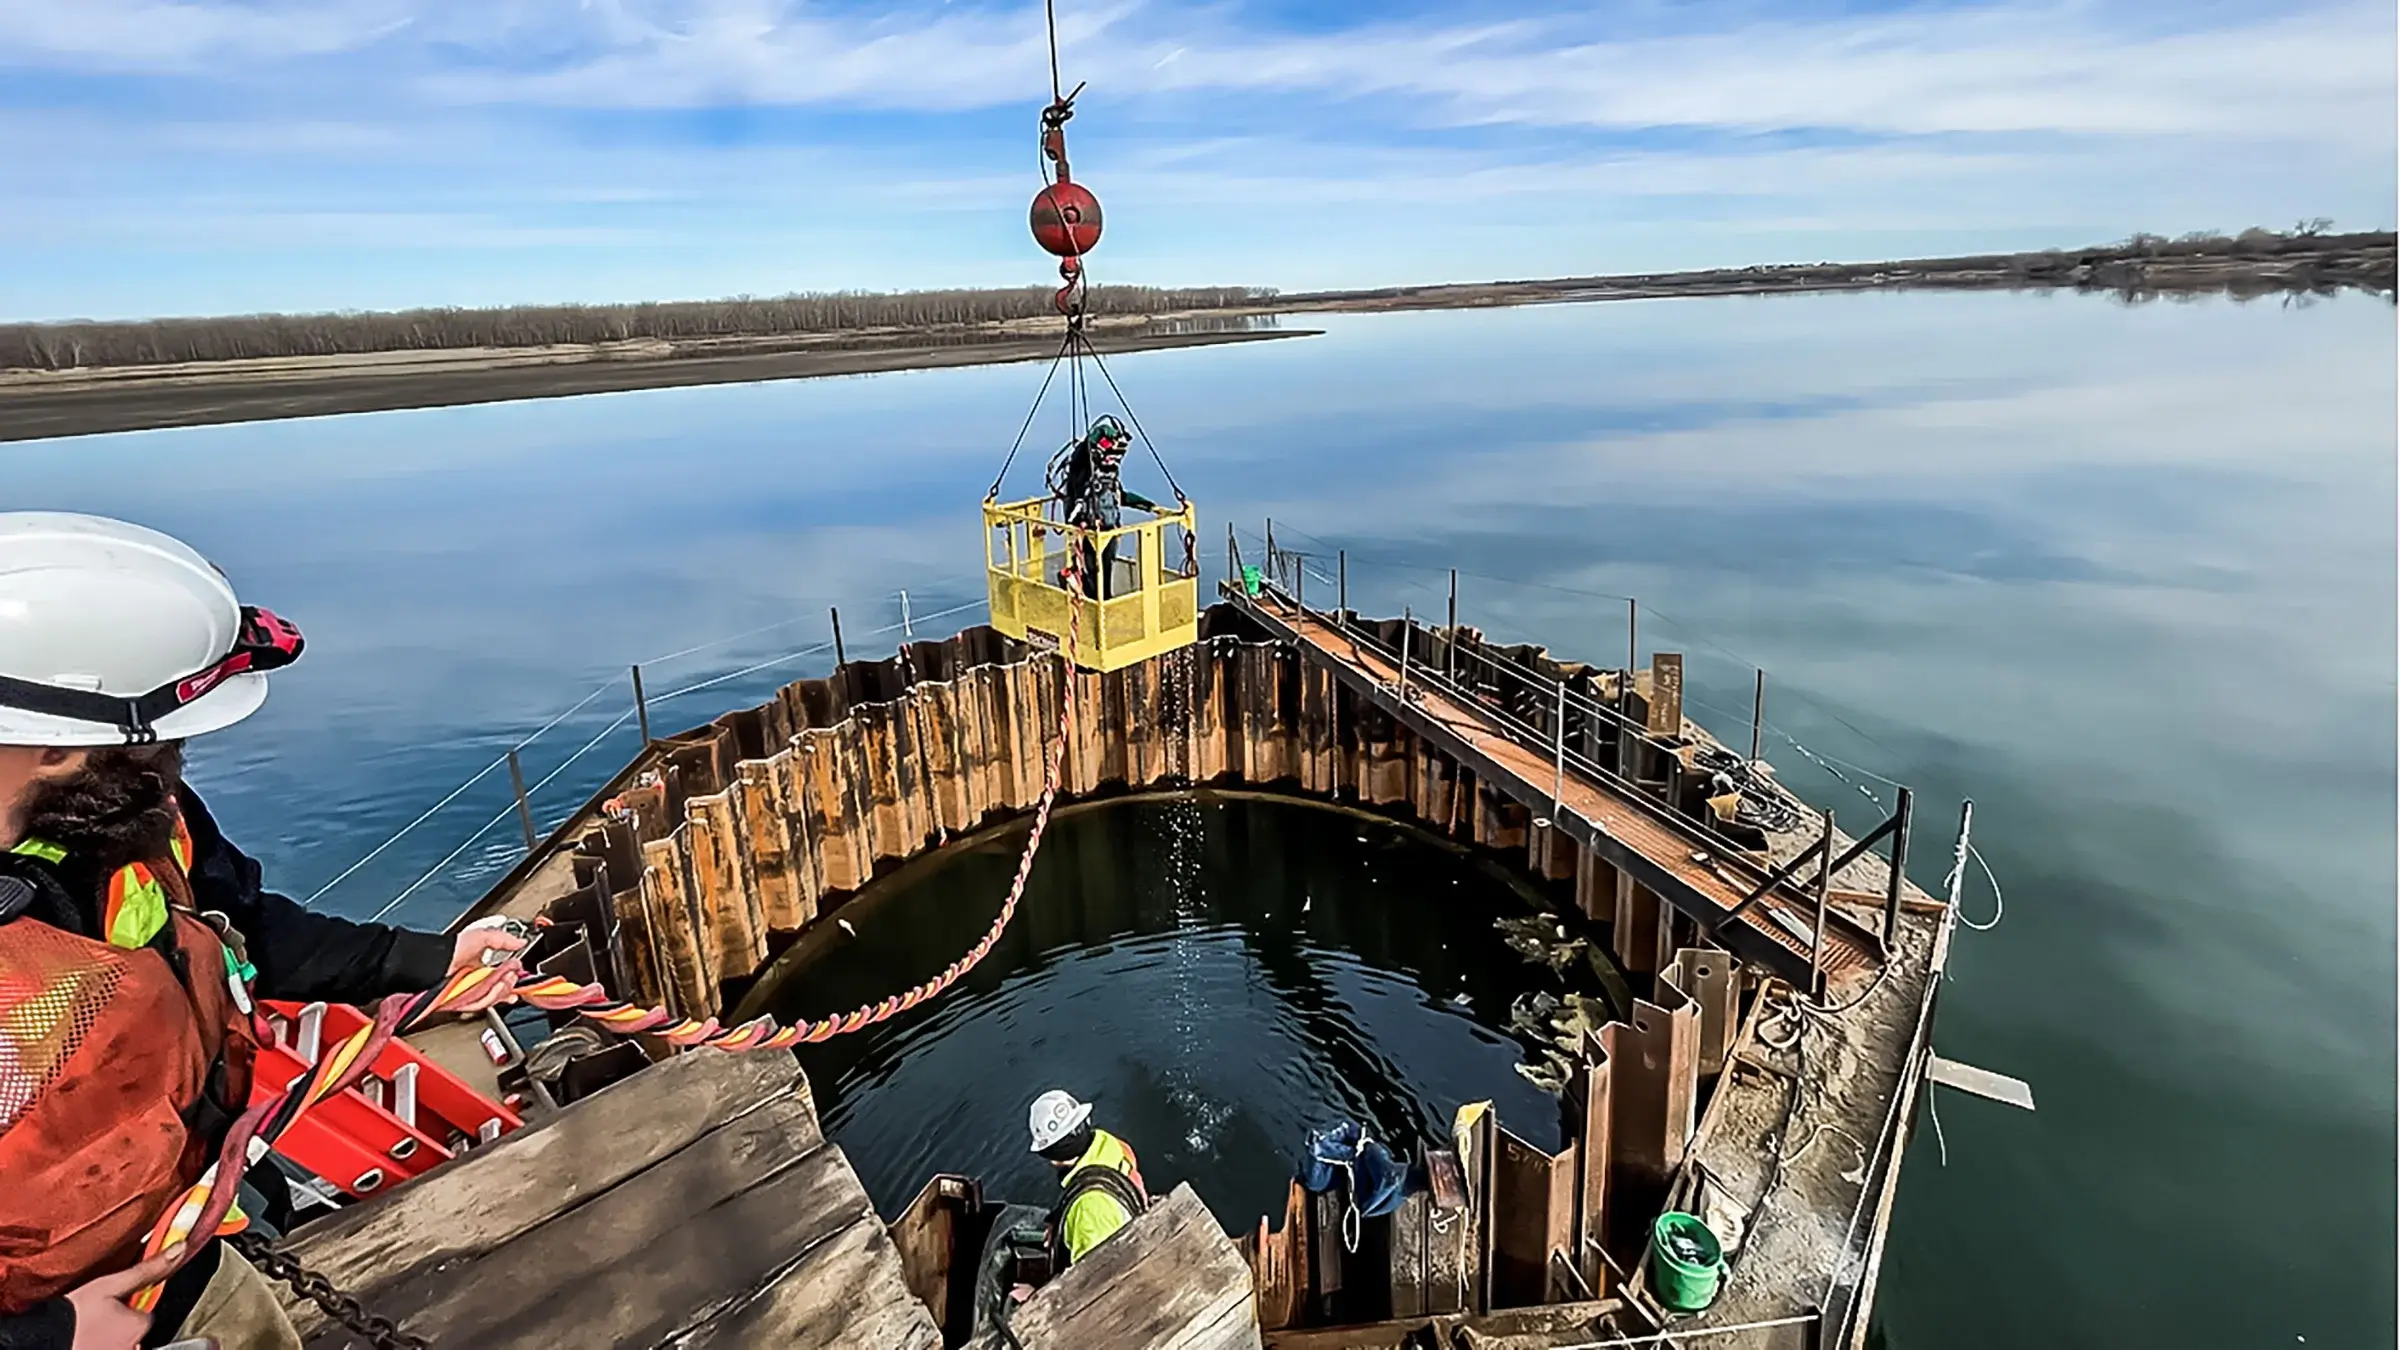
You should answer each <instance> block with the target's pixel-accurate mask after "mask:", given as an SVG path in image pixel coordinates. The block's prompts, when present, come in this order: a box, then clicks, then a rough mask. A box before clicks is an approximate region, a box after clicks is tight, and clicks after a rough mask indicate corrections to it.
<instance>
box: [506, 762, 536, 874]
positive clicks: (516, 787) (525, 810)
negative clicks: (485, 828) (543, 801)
mask: <svg viewBox="0 0 2400 1350" xmlns="http://www.w3.org/2000/svg"><path fill="white" fill-rule="evenodd" d="M508 786H509V788H510V790H512V791H513V792H515V793H516V795H517V823H518V824H519V825H522V826H524V827H525V852H526V853H528V854H531V853H532V852H533V850H534V846H535V844H536V842H537V841H536V840H535V838H534V834H533V803H532V802H531V801H530V800H528V799H527V798H526V796H525V766H524V765H523V764H521V763H519V762H518V760H517V752H516V751H514V750H511V751H509V752H508Z"/></svg>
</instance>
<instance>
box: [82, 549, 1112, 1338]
mask: <svg viewBox="0 0 2400 1350" xmlns="http://www.w3.org/2000/svg"><path fill="white" fill-rule="evenodd" d="M1066 590H1067V594H1068V597H1069V601H1070V604H1069V611H1068V623H1067V638H1066V643H1067V646H1066V653H1067V660H1066V668H1065V674H1064V675H1063V676H1062V678H1061V680H1060V685H1059V688H1060V697H1059V728H1058V740H1057V742H1056V744H1054V745H1052V746H1051V748H1050V758H1049V762H1048V764H1047V765H1046V766H1045V768H1044V774H1043V779H1042V795H1041V799H1040V801H1039V802H1038V803H1037V804H1036V805H1035V807H1034V813H1033V832H1032V834H1031V836H1030V837H1028V838H1027V839H1026V841H1025V852H1024V854H1023V856H1021V857H1020V858H1019V859H1018V860H1017V875H1016V879H1015V880H1014V881H1013V882H1011V883H1010V885H1009V888H1008V898H1007V899H1006V900H1004V901H1002V902H1001V905H1000V913H999V914H998V915H997V916H996V917H994V918H993V920H992V926H991V927H990V928H988V929H986V930H985V931H984V934H983V937H982V939H981V940H979V941H978V942H976V944H975V945H974V946H973V947H972V948H970V949H968V951H967V953H966V954H965V955H964V956H961V957H960V958H958V959H957V960H956V961H953V962H951V963H950V964H949V966H948V967H946V968H945V969H944V970H943V971H942V972H941V973H940V974H938V975H935V976H934V977H933V978H931V979H929V980H926V981H925V982H924V983H922V984H919V985H917V986H916V987H915V988H913V989H910V990H908V991H906V992H905V993H900V994H894V995H892V996H891V997H889V998H886V999H884V1000H883V1001H882V1002H880V1003H870V1004H867V1005H866V1006H864V1007H860V1008H854V1009H852V1010H851V1011H849V1012H846V1013H839V1014H836V1015H834V1016H831V1017H825V1018H820V1019H818V1020H816V1021H812V1022H802V1023H798V1024H795V1025H793V1026H788V1027H787V1026H779V1025H777V1024H776V1022H775V1020H774V1019H773V1018H770V1017H756V1018H752V1019H751V1020H749V1021H747V1022H744V1023H742V1024H741V1025H739V1026H735V1027H730V1028H727V1027H720V1026H719V1025H718V1023H717V1019H715V1018H714V1017H710V1018H705V1019H703V1020H701V1021H697V1022H695V1021H693V1020H692V1019H690V1018H688V1017H677V1016H676V1015H674V1014H673V1013H670V1012H668V1011H667V1010H666V1009H664V1008H643V1007H637V1006H635V1005H634V1004H631V1003H627V1002H624V1001H623V1000H620V999H615V998H611V997H610V996H609V994H608V991H607V990H605V989H603V988H601V987H600V986H599V985H596V984H577V983H575V982H573V981H571V980H565V979H561V978H559V977H558V976H555V975H544V976H538V977H535V978H532V979H524V980H520V981H519V982H518V983H517V986H516V989H515V991H514V993H513V995H512V996H513V997H515V998H517V999H521V1000H523V1001H524V1002H526V1003H529V1004H531V1005H533V1006H534V1007H536V1008H540V1009H542V1010H543V1011H544V1012H572V1013H574V1014H576V1015H577V1016H579V1017H583V1018H585V1019H587V1020H589V1021H592V1022H595V1023H598V1024H599V1025H600V1026H601V1027H603V1028H605V1029H607V1030H609V1031H613V1032H616V1033H617V1034H618V1035H621V1036H632V1035H640V1034H648V1035H654V1036H657V1037H658V1038H659V1039H661V1040H664V1041H665V1042H667V1043H668V1044H669V1045H672V1046H675V1047H677V1048H678V1049H691V1048H693V1047H696V1046H708V1047H712V1048H714V1049H718V1050H785V1049H789V1048H791V1047H793V1046H796V1045H810V1044H814V1043H816V1042H818V1041H823V1040H829V1039H831V1038H833V1037H835V1036H842V1035H847V1034H849V1033H850V1032H853V1031H857V1030H859V1029H861V1028H862V1027H871V1026H874V1025H875V1024H876V1023H878V1022H885V1021H889V1020H891V1019H892V1018H894V1017H897V1016H899V1015H900V1014H901V1013H904V1012H907V1011H908V1010H909V1009H911V1008H914V1007H916V1006H917V1005H919V1004H921V1003H923V1002H925V1001H926V1000H928V999H931V998H934V997H936V996H937V995H939V994H940V993H941V992H942V991H943V990H945V989H948V988H949V987H950V986H951V985H954V984H956V983H958V982H959V981H960V980H961V979H963V978H965V976H966V974H967V972H968V971H970V970H973V969H974V968H975V967H976V966H977V965H979V964H981V962H982V961H983V958H984V957H986V956H989V955H990V954H991V951H992V948H993V947H994V946H995V945H996V944H997V943H998V942H999V941H1000V935H1001V934H1002V933H1004V932H1006V931H1007V929H1008V924H1009V920H1010V919H1012V918H1014V917H1015V916H1016V912H1017V905H1018V903H1019V902H1020V901H1022V900H1023V899H1024V898H1025V885H1026V882H1027V881H1028V880H1030V879H1031V878H1032V876H1033V859H1034V854H1035V852H1036V851H1037V850H1039V849H1040V848H1041V846H1042V834H1043V832H1044V831H1045V830H1047V829H1048V828H1049V826H1050V808H1051V806H1052V805H1053V804H1054V803H1055V802H1056V801H1057V799H1058V785H1059V776H1060V772H1061V770H1062V768H1063V767H1064V763H1065V759H1066V750H1067V740H1068V738H1069V737H1070V736H1071V735H1072V734H1073V733H1074V725H1075V682H1076V674H1075V671H1076V665H1075V658H1076V654H1077V643H1076V627H1077V622H1078V621H1079V620H1080V618H1081V603H1080V602H1081V599H1082V586H1081V581H1080V578H1079V577H1078V576H1077V575H1076V574H1075V571H1074V569H1073V568H1070V569H1069V572H1068V574H1067V577H1066ZM505 969H506V967H504V966H470V967H468V968H467V969H465V970H462V971H459V972H458V973H457V974H455V975H452V976H451V977H450V979H449V980H448V981H446V982H445V983H444V984H443V985H442V986H441V987H440V988H438V989H429V990H426V991H425V992H423V993H420V994H394V995H392V996H390V997H388V998H386V999H384V1000H383V1001H382V1003H380V1004H378V1005H377V1007H376V1012H375V1018H374V1020H373V1021H371V1022H369V1023H368V1024H367V1025H365V1026H363V1027H360V1028H359V1029H358V1030H357V1031H355V1032H353V1033H351V1034H350V1036H349V1037H348V1038H347V1039H345V1040H344V1041H343V1042H342V1043H341V1044H340V1045H338V1046H335V1047H334V1048H333V1049H332V1051H331V1052H329V1053H327V1054H325V1055H322V1056H320V1057H319V1058H318V1060H317V1062H316V1063H315V1064H313V1065H311V1066H309V1072H308V1074H307V1076H306V1077H304V1078H302V1079H300V1080H299V1081H298V1082H295V1083H293V1084H292V1085H291V1086H290V1087H289V1088H287V1089H285V1090H284V1092H283V1093H281V1094H280V1095H278V1096H275V1097H272V1098H269V1099H267V1100H265V1101H262V1102H260V1103H259V1104H257V1105H256V1106H253V1107H251V1108H250V1109H249V1110H248V1111H246V1112H244V1113H242V1116H241V1118H240V1119H239V1120H237V1121H235V1122H234V1126H233V1129H232V1130H231V1131H230V1132H228V1133H227V1135H226V1137H225V1146H224V1148H223V1149H222V1150H221V1151H220V1152H219V1153H218V1155H217V1161H216V1162H215V1163H214V1164H211V1165H210V1167H209V1169H208V1170H207V1171H206V1172H204V1173H203V1174H201V1177H200V1179H199V1180H198V1181H196V1182H194V1183H192V1185H191V1186H190V1188H188V1189H187V1190H186V1191H185V1192H184V1194H183V1196H182V1198H181V1199H179V1200H178V1201H177V1202H176V1203H175V1205H174V1207H173V1208H171V1209H169V1210H168V1211H167V1212H166V1213H165V1214H163V1215H161V1216H160V1217H159V1221H158V1223H157V1224H156V1225H155V1226H154V1227H153V1228H152V1229H151V1231H150V1238H149V1241H148V1242H147V1244H145V1246H144V1249H143V1253H142V1255H143V1258H144V1259H148V1258H149V1257H152V1256H156V1255H157V1254H158V1253H160V1252H162V1251H165V1250H166V1249H167V1248H169V1247H172V1246H174V1245H176V1244H177V1243H180V1242H185V1241H187V1240H188V1239H189V1238H190V1237H191V1235H192V1234H194V1233H210V1234H216V1233H222V1232H238V1231H240V1228H241V1226H242V1221H241V1219H240V1218H239V1216H238V1215H233V1214H232V1210H233V1201H234V1197H235V1196H236V1195H237V1194H238V1193H239V1192H240V1189H241V1186H240V1180H241V1175H242V1172H243V1170H244V1168H246V1167H247V1166H248V1164H249V1162H250V1153H251V1149H252V1141H253V1140H254V1139H255V1140H264V1141H266V1142H267V1143H268V1144H272V1143H273V1142H274V1141H275V1140H276V1139H277V1138H279V1137H281V1135H282V1134H283V1132H284V1131H285V1130H287V1129H290V1128H291V1125H292V1122H293V1121H295V1120H298V1119H299V1118H300V1115H301V1113H303V1112H305V1111H307V1110H308V1109H309V1108H310V1107H312V1106H314V1105H316V1104H317V1103H318V1102H321V1101H323V1100H325V1099H326V1098H327V1097H330V1096H332V1095H334V1094H335V1093H337V1092H340V1091H342V1090H343V1089H345V1088H348V1087H350V1086H351V1085H352V1084H353V1083H355V1082H357V1081H358V1080H359V1079H360V1078H363V1077H364V1076H365V1075H366V1072H367V1068H368V1066H369V1065H372V1064H373V1063H374V1062H375V1057H376V1056H377V1055H378V1054H380V1053H381V1052H382V1050H383V1047H384V1045H385V1044H386V1043H387V1042H389V1041H390V1040H391V1038H392V1037H393V1036H395V1035H398V1034H400V1033H401V1032H403V1031H407V1030H411V1029H413V1028H415V1027H416V1026H418V1025H419V1024H420V1023H423V1022H425V1021H426V1020H428V1019H430V1018H435V1017H440V1016H442V1015H443V1014H445V1013H449V1012H452V1011H455V1010H456V1009H458V1008H459V1007H461V1006H463V1005H465V1004H467V1003H469V1002H471V1001H472V1000H473V999H474V997H475V996H476V994H478V993H479V992H481V991H482V990H483V989H484V987H485V986H486V985H488V984H490V983H491V982H492V981H493V980H496V979H499V978H500V977H501V972H502V971H503V970H505ZM220 1177H228V1178H231V1179H232V1180H231V1182H230V1183H228V1184H223V1185H220V1184H219V1178H220ZM163 1286H164V1282H163V1281H162V1282H161V1283H160V1284H154V1285H151V1286H149V1287H148V1288H145V1289H143V1290H142V1291H141V1292H139V1293H138V1294H136V1295H135V1296H134V1297H133V1298H132V1299H130V1300H128V1302H129V1303H130V1304H131V1306H133V1307H134V1308H136V1309H139V1310H141V1311H143V1312H148V1311H150V1310H151V1309H152V1308H154V1307H156V1306H157V1303H158V1297H159V1291H160V1290H161V1289H162V1288H163Z"/></svg>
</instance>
